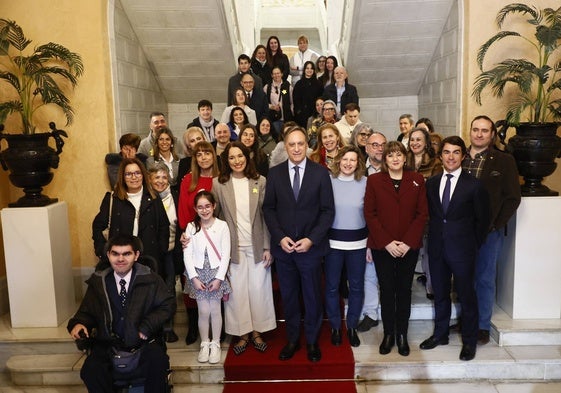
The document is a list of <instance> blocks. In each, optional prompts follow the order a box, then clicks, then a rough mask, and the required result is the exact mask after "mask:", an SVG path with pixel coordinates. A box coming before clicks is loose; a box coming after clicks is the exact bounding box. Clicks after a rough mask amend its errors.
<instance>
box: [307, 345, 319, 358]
mask: <svg viewBox="0 0 561 393" xmlns="http://www.w3.org/2000/svg"><path fill="white" fill-rule="evenodd" d="M306 349H307V350H308V360H309V361H310V362H319V361H320V360H321V351H320V350H319V345H317V344H308V345H307V346H306Z"/></svg>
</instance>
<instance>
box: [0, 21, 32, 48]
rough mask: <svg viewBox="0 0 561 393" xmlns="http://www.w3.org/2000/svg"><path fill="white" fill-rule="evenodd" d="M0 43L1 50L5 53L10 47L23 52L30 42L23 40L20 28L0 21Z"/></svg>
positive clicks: (13, 23) (12, 22)
mask: <svg viewBox="0 0 561 393" xmlns="http://www.w3.org/2000/svg"><path fill="white" fill-rule="evenodd" d="M0 43H1V44H0V45H1V47H2V49H5V52H6V53H7V52H8V48H9V46H10V45H11V46H13V47H14V48H16V49H17V50H18V51H23V50H24V49H25V48H26V47H27V45H29V44H30V43H31V40H28V39H27V38H25V35H24V34H23V30H22V28H21V27H20V26H19V25H18V24H17V23H16V22H14V21H13V20H7V19H0ZM6 44H8V45H6Z"/></svg>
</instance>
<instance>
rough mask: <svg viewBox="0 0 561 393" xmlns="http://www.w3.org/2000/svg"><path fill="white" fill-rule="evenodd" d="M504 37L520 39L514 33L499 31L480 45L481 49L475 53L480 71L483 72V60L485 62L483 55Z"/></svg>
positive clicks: (518, 35)
mask: <svg viewBox="0 0 561 393" xmlns="http://www.w3.org/2000/svg"><path fill="white" fill-rule="evenodd" d="M505 37H521V35H520V34H518V33H517V32H515V31H500V32H498V33H497V34H495V35H494V36H493V37H491V38H490V39H489V40H487V42H485V43H484V44H483V45H481V47H480V48H479V50H478V51H477V65H478V66H479V69H480V70H481V71H483V60H485V55H486V54H487V51H488V50H489V48H490V47H491V45H493V44H494V43H495V42H497V41H499V40H502V39H503V38H505Z"/></svg>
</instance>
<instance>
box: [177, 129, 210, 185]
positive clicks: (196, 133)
mask: <svg viewBox="0 0 561 393" xmlns="http://www.w3.org/2000/svg"><path fill="white" fill-rule="evenodd" d="M205 140H206V137H205V133H204V131H203V129H202V128H200V127H196V126H193V127H189V128H187V130H185V132H184V133H183V146H184V148H185V157H183V158H182V159H181V160H179V165H178V169H177V185H178V187H177V188H179V187H180V186H181V181H182V180H183V178H184V177H185V175H186V174H188V173H189V172H191V161H192V158H193V148H194V147H195V145H196V144H197V143H199V142H202V141H205Z"/></svg>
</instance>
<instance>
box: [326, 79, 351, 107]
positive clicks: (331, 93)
mask: <svg viewBox="0 0 561 393" xmlns="http://www.w3.org/2000/svg"><path fill="white" fill-rule="evenodd" d="M323 98H324V99H325V100H331V101H333V102H334V103H335V105H337V87H336V86H335V85H334V84H331V85H327V86H325V90H324V91H323ZM351 102H354V103H355V104H357V105H358V92H357V91H356V87H354V86H353V85H351V84H349V83H348V82H345V91H344V92H343V94H342V95H341V108H340V112H341V113H343V112H345V106H346V105H347V104H350V103H351Z"/></svg>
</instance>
